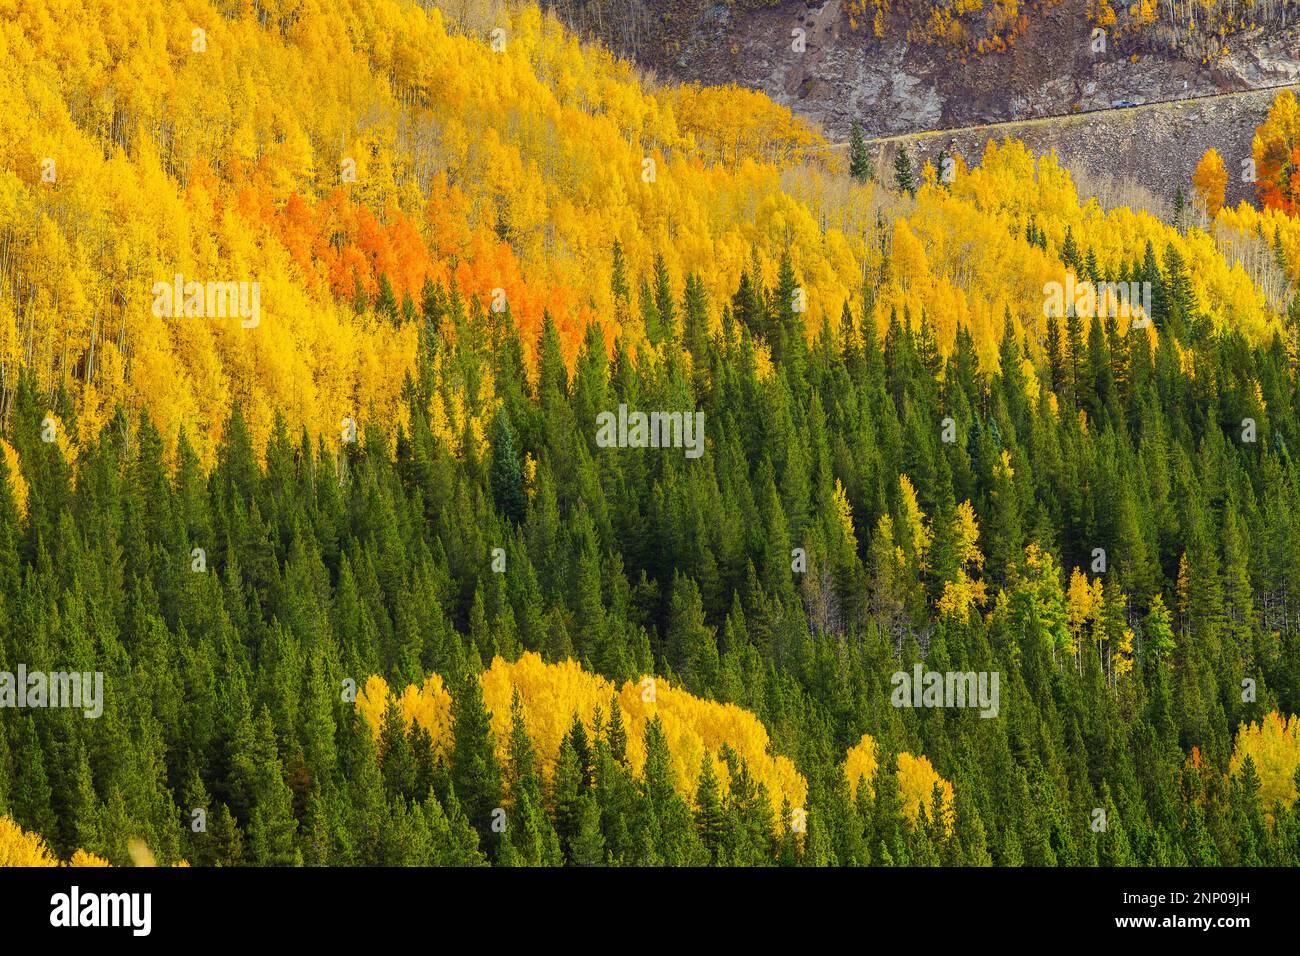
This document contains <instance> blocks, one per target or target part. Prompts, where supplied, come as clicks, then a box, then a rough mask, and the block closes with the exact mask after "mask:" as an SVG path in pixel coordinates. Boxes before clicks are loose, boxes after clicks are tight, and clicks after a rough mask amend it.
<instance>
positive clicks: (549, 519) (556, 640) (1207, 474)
mask: <svg viewBox="0 0 1300 956" xmlns="http://www.w3.org/2000/svg"><path fill="white" fill-rule="evenodd" d="M74 6H76V5H72V4H64V3H61V2H58V0H17V8H16V9H12V10H7V11H6V14H7V15H6V16H5V17H3V18H0V58H3V59H4V60H5V61H6V66H7V69H6V70H4V71H0V95H3V97H4V98H5V102H6V106H7V108H6V109H5V110H3V111H0V124H3V125H4V126H6V127H8V128H7V129H6V130H5V132H6V133H7V134H9V135H6V136H3V137H0V319H2V320H3V321H0V412H2V413H3V423H4V424H3V444H2V445H0V450H3V452H4V454H3V455H0V672H2V673H5V674H12V673H16V672H17V671H18V669H19V668H20V666H21V667H22V668H24V669H25V671H26V672H41V673H49V674H56V673H60V672H68V671H75V672H78V673H99V674H102V675H103V700H102V713H101V714H99V715H98V716H96V717H93V718H88V717H87V716H86V715H85V714H83V712H82V711H81V710H78V709H75V708H67V707H39V706H29V707H19V706H14V705H13V704H10V703H8V702H7V700H6V698H5V697H4V695H3V693H0V865H18V866H32V865H45V866H56V865H65V864H66V865H74V866H91V865H99V866H102V865H112V866H129V865H144V864H152V863H157V864H159V865H165V866H166V865H189V866H195V867H200V866H202V867H208V866H223V867H224V866H299V865H304V866H341V865H365V866H479V865H498V866H561V865H570V866H603V865H618V866H623V865H640V866H655V865H660V866H663V865H670V866H710V865H713V866H818V867H823V866H1021V865H1028V866H1069V867H1091V866H1161V865H1164V866H1184V865H1208V866H1220V865H1221V866H1245V865H1266V866H1295V865H1298V864H1300V804H1298V803H1297V788H1298V786H1300V720H1298V719H1297V717H1296V716H1295V715H1296V714H1297V713H1300V467H1297V463H1296V462H1295V461H1294V460H1293V458H1292V457H1291V449H1292V448H1297V449H1300V295H1297V293H1296V291H1295V290H1296V286H1297V278H1300V221H1297V219H1296V217H1295V205H1294V204H1295V201H1296V194H1297V189H1300V180H1297V181H1296V182H1294V183H1293V179H1295V177H1294V176H1293V171H1294V169H1295V168H1296V167H1297V166H1300V123H1298V122H1297V114H1298V111H1297V107H1296V103H1295V100H1294V98H1293V97H1290V96H1289V94H1282V95H1280V96H1279V97H1278V99H1277V102H1276V104H1275V106H1274V108H1273V110H1272V112H1271V114H1270V115H1269V117H1267V118H1266V119H1264V121H1263V122H1262V124H1261V127H1260V133H1259V135H1258V136H1257V138H1256V155H1257V157H1258V158H1259V160H1260V169H1261V182H1260V185H1259V189H1258V193H1259V195H1258V201H1257V204H1256V205H1252V204H1248V203H1243V204H1242V205H1240V206H1238V207H1237V208H1228V207H1224V206H1223V204H1222V191H1221V190H1222V186H1221V184H1220V180H1221V176H1220V175H1219V170H1220V169H1221V164H1220V166H1218V167H1216V166H1215V164H1214V162H1213V161H1212V160H1211V159H1209V158H1208V157H1207V160H1205V161H1203V163H1202V168H1201V169H1199V170H1198V172H1197V175H1196V176H1195V177H1194V181H1192V180H1189V182H1187V183H1185V184H1170V185H1171V188H1172V187H1173V186H1175V185H1177V214H1176V215H1174V216H1171V217H1167V220H1168V221H1167V220H1166V218H1162V216H1161V214H1160V208H1161V206H1160V204H1159V203H1156V202H1154V201H1153V202H1152V203H1151V204H1150V208H1144V207H1143V206H1142V205H1141V204H1136V205H1134V206H1133V207H1130V206H1116V207H1111V208H1103V206H1102V205H1101V204H1100V203H1099V202H1098V201H1097V200H1096V199H1092V198H1089V197H1087V196H1080V195H1079V193H1078V191H1077V190H1076V187H1075V185H1074V182H1073V179H1072V177H1071V174H1070V172H1069V170H1067V169H1064V168H1062V167H1061V166H1060V165H1059V163H1058V162H1057V161H1056V159H1055V157H1053V156H1043V157H1034V156H1032V155H1030V154H1029V153H1028V152H1027V151H1026V150H1025V148H1024V147H1023V146H1022V145H1020V144H1018V143H1015V142H1004V143H1002V144H994V143H990V144H989V146H988V148H987V149H986V151H985V152H984V154H983V155H982V156H980V157H970V158H963V157H941V158H940V160H939V162H938V163H937V165H934V164H930V163H923V164H920V168H916V167H915V166H914V165H913V163H912V161H911V160H910V158H909V157H908V156H907V154H906V153H901V154H900V155H899V159H898V161H897V163H896V164H895V165H894V166H893V167H892V168H887V169H882V168H877V167H876V165H875V164H874V163H873V160H872V157H871V156H870V155H869V154H867V153H866V152H864V151H862V150H861V149H858V148H851V149H850V150H849V151H848V154H847V155H846V156H843V157H841V156H839V155H838V154H836V153H834V152H833V151H831V150H829V149H828V148H827V146H828V144H826V143H825V141H824V140H823V139H822V138H821V136H820V134H818V133H817V132H816V131H815V130H814V129H812V128H811V127H809V126H807V124H805V123H804V122H802V121H800V120H798V119H797V118H795V117H793V116H792V115H790V114H789V113H788V112H786V111H784V110H783V109H782V108H780V107H777V106H776V105H775V104H772V103H771V102H770V101H767V100H766V99H765V98H763V97H762V96H761V95H760V94H756V93H751V92H748V91H744V90H739V89H735V88H713V89H706V88H699V87H678V86H671V85H660V84H657V83H656V82H655V81H653V80H652V79H650V78H647V77H643V76H639V75H638V74H637V72H636V71H635V70H634V68H632V67H631V66H630V65H628V64H627V63H626V62H624V61H621V60H618V59H616V58H614V57H612V56H611V55H610V54H608V53H606V52H605V51H603V50H601V49H599V48H598V47H593V46H590V45H587V44H583V43H579V42H578V41H577V40H575V39H573V38H572V37H571V36H569V35H567V34H566V33H565V32H564V30H563V28H562V27H561V26H560V25H559V23H558V22H557V21H555V20H554V19H552V18H550V17H548V16H545V15H544V14H542V13H541V12H540V11H539V10H538V9H537V8H536V7H535V6H530V5H523V6H519V7H512V8H510V9H509V10H508V11H507V12H505V13H502V14H500V16H501V17H503V19H501V20H500V21H499V22H497V21H493V20H492V19H490V18H489V19H487V20H484V19H483V17H482V16H481V15H480V14H481V13H482V11H480V10H479V9H478V8H477V7H475V6H474V5H473V4H465V5H463V7H462V5H458V4H447V5H446V7H445V9H444V8H442V7H439V6H435V5H431V4H425V5H419V4H413V3H406V2H397V0H343V2H341V3H337V4H329V5H326V4H324V3H318V2H316V0H292V2H290V0H285V2H280V3H274V2H269V0H246V2H233V0H232V2H218V3H207V2H200V0H189V2H177V0H133V2H130V3H125V4H119V3H115V2H112V0H101V2H92V3H88V4H82V5H79V6H76V9H74ZM425 6H427V7H429V9H427V10H426V9H425V8H424V7H425ZM458 7H462V8H461V9H457V8H458ZM147 25H153V26H154V27H156V29H149V28H148V26H147ZM195 31H198V32H195ZM200 47H201V49H200ZM326 63H328V64H330V69H329V70H324V69H323V66H324V64H326ZM309 78H310V80H309ZM945 160H949V161H945ZM1216 198H1217V203H1216V202H1215V200H1216ZM177 274H181V275H183V276H186V277H193V278H194V279H195V280H197V281H199V282H209V283H211V282H217V283H239V282H255V283H258V284H259V288H260V290H261V293H260V294H261V298H260V302H261V315H260V320H259V321H258V322H257V323H256V325H255V326H249V325H248V324H246V323H241V320H240V317H239V316H238V315H235V314H232V315H229V316H223V317H215V316H213V315H205V314H203V313H195V312H192V311H189V310H187V309H180V310H177V309H171V310H168V312H167V314H158V313H157V312H155V311H154V310H151V308H150V303H151V302H152V301H153V294H152V289H153V288H154V286H155V284H156V283H158V282H163V283H169V282H171V281H172V277H173V276H174V275H177ZM178 281H179V280H178ZM1054 282H1055V283H1062V284H1065V283H1067V282H1068V283H1069V284H1070V286H1069V287H1077V286H1078V285H1080V284H1091V285H1094V286H1097V287H1100V286H1102V285H1110V284H1120V283H1123V284H1125V285H1126V286H1127V285H1128V284H1136V285H1137V286H1139V287H1142V288H1145V289H1146V290H1147V293H1148V294H1147V297H1146V299H1145V304H1144V305H1143V306H1142V308H1141V309H1140V311H1138V312H1130V311H1123V312H1120V313H1119V314H1114V313H1113V312H1110V313H1108V312H1107V310H1106V309H1100V310H1099V309H1096V308H1094V309H1092V310H1087V309H1076V308H1064V309H1052V308H1045V305H1044V302H1045V292H1046V287H1048V286H1050V285H1051V284H1052V283H1054ZM186 294H188V293H186ZM1094 305H1097V303H1094ZM624 406H625V407H626V408H627V409H630V410H633V411H640V412H646V413H650V412H656V411H657V412H664V413H680V414H682V415H690V416H692V417H693V420H697V421H700V422H702V423H703V427H704V441H703V448H702V454H699V455H698V456H695V455H687V454H683V452H682V450H681V449H680V448H665V447H644V446H638V445H637V444H636V443H635V442H632V441H628V442H625V443H615V445H614V447H610V443H609V442H607V441H603V440H601V439H600V434H599V432H600V429H599V423H600V421H601V420H602V415H605V416H608V415H610V414H611V413H617V412H618V411H619V409H620V408H621V407H624ZM620 444H623V445H626V447H619V445H620ZM899 672H902V673H903V674H904V675H910V674H912V673H914V672H915V673H917V674H921V673H925V672H934V673H938V674H941V675H942V674H945V673H947V674H951V673H954V672H956V673H969V674H972V675H975V674H978V675H986V676H989V675H996V676H997V680H996V682H994V683H992V687H993V688H996V692H997V694H998V700H997V703H996V706H995V707H992V708H986V709H985V710H984V711H983V712H982V711H981V709H980V708H978V707H964V706H951V705H949V706H933V705H930V704H928V703H925V701H924V699H923V698H922V697H921V696H920V695H919V694H918V696H917V697H916V700H917V701H919V702H923V703H925V705H924V706H900V705H899V701H898V698H897V694H896V692H895V686H896V684H897V681H896V680H895V679H894V678H895V676H896V675H897V674H898V673H899ZM978 686H980V687H981V688H984V687H986V686H987V685H986V684H985V683H979V685H978ZM2 690H3V688H2V687H0V691H2Z"/></svg>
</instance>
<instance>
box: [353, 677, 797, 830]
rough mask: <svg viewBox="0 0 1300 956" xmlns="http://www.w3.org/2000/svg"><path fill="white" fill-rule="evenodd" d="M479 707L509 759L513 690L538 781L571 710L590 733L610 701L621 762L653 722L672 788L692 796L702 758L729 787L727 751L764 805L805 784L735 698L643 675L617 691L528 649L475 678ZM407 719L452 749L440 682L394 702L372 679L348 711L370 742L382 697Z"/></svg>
mask: <svg viewBox="0 0 1300 956" xmlns="http://www.w3.org/2000/svg"><path fill="white" fill-rule="evenodd" d="M479 681H480V684H481V685H482V688H483V703H484V705H485V706H486V707H487V709H488V711H489V712H490V713H491V715H492V731H493V733H494V734H495V736H496V741H497V751H498V757H499V758H500V759H501V760H502V761H503V762H505V761H506V760H507V759H508V757H509V749H508V748H509V743H510V721H511V703H512V701H513V699H514V694H515V693H516V692H518V694H519V696H520V700H521V702H522V704H523V708H524V724H525V726H526V727H527V730H528V734H529V736H530V737H531V739H532V742H533V745H534V747H535V748H536V751H537V757H538V762H539V765H540V767H541V770H542V776H543V779H545V780H548V781H549V780H550V778H551V775H552V773H553V772H554V769H555V764H556V761H557V760H558V758H559V755H560V745H561V742H562V741H563V739H564V735H565V733H566V732H567V731H568V730H569V728H570V727H572V725H573V718H574V716H575V715H576V716H577V717H578V718H580V719H581V720H582V722H583V724H584V725H585V726H586V727H587V728H588V730H591V729H593V728H594V726H595V723H596V715H597V714H598V713H599V712H603V716H604V718H608V717H609V716H610V713H611V708H612V707H613V706H615V702H617V704H616V706H618V708H619V710H620V714H621V719H622V722H623V725H624V727H625V728H626V731H627V760H628V764H629V765H630V766H631V768H632V771H633V773H636V774H640V773H641V772H642V771H643V768H644V765H645V761H646V751H645V728H646V725H647V724H648V723H649V722H650V720H651V719H653V718H654V717H658V718H659V722H660V725H661V728H662V732H663V734H664V736H665V738H666V739H667V742H668V747H669V751H670V753H671V755H672V770H673V776H674V779H675V780H676V783H677V788H678V791H679V792H680V793H682V794H683V795H685V796H687V797H688V798H692V799H693V798H694V795H695V793H696V791H697V788H698V786H699V777H700V772H701V768H702V766H703V764H702V760H703V759H704V758H705V757H706V756H707V757H708V758H709V759H710V761H711V762H712V764H713V768H714V773H715V775H716V777H717V780H718V783H719V788H720V792H721V793H723V794H726V793H727V792H728V782H729V780H730V772H729V770H728V767H727V764H726V762H725V761H724V760H723V759H722V757H721V753H722V750H723V748H724V747H726V748H730V750H731V751H732V752H734V753H735V754H736V756H738V757H739V758H740V759H741V760H743V761H744V763H745V765H746V767H747V768H748V771H749V773H750V775H751V777H752V778H753V779H754V780H755V781H756V782H757V783H760V784H762V785H763V786H764V787H765V788H766V789H767V793H768V796H769V799H770V800H771V801H772V804H773V806H778V807H779V806H781V805H782V801H785V802H786V803H788V804H789V806H790V807H802V806H804V803H805V801H806V799H807V796H808V784H807V782H806V781H805V780H804V779H803V777H802V776H801V775H800V774H799V773H798V771H796V770H795V768H794V764H793V763H792V762H791V761H790V759H789V758H788V757H784V756H780V755H773V754H771V753H770V749H771V741H770V739H769V738H768V734H767V730H766V729H765V728H764V727H763V725H762V723H760V722H759V720H758V719H757V718H756V717H755V716H754V715H753V714H751V713H749V712H747V711H745V710H743V709H741V708H740V707H737V706H736V705H734V704H721V703H717V702H716V701H710V700H703V699H701V698H699V697H696V696H694V695H693V694H689V693H687V692H686V691H683V690H681V689H679V688H676V687H673V686H672V685H671V684H670V683H669V682H668V681H666V680H664V679H662V678H655V677H645V678H643V679H642V680H640V681H638V682H632V681H628V682H627V683H625V684H624V685H623V687H622V688H621V689H617V688H615V686H614V685H613V684H611V683H610V682H609V681H607V680H606V679H605V678H603V677H601V676H600V675H598V674H590V673H588V672H586V671H585V670H583V668H582V666H581V665H580V664H579V663H578V662H577V661H574V660H571V659H570V660H565V661H560V662H558V663H555V664H547V663H544V662H543V661H542V658H541V657H540V656H539V655H538V654H536V653H533V652H531V651H530V652H527V653H525V654H523V655H522V656H521V657H520V658H519V659H518V660H517V661H514V662H509V661H506V660H505V659H503V658H501V657H498V658H496V659H494V660H493V661H492V666H491V667H489V668H488V669H487V670H485V671H484V672H483V673H482V674H481V675H480V678H479ZM390 701H391V702H392V704H393V705H394V706H395V707H396V708H397V712H398V714H399V715H400V716H401V717H402V719H403V720H404V721H405V722H406V723H407V725H408V726H409V725H410V722H411V721H415V722H416V723H417V724H418V725H419V726H420V727H422V728H423V729H424V730H425V731H427V732H428V733H429V736H430V737H431V738H432V741H433V748H434V752H435V754H436V755H439V756H442V755H445V754H446V753H447V752H448V751H449V749H450V747H451V740H452V736H451V732H452V723H451V706H452V704H451V695H450V694H448V693H447V692H446V690H444V688H443V682H442V678H441V677H439V676H438V675H436V674H433V675H430V676H429V677H428V678H427V679H426V680H425V683H424V685H423V687H421V688H419V689H417V688H416V687H414V686H409V687H407V688H406V689H405V690H404V691H403V692H402V694H401V695H400V696H399V697H397V698H395V699H394V698H393V697H392V694H391V691H390V690H389V688H388V685H387V683H386V682H385V681H384V680H383V678H381V677H378V676H372V677H371V678H370V679H369V680H368V681H367V682H366V685H365V687H364V689H363V690H362V691H361V692H360V693H358V695H357V709H358V710H359V711H360V713H361V714H362V716H364V717H365V719H366V721H367V723H368V724H369V725H370V729H371V732H372V733H373V734H374V736H375V738H376V739H378V737H379V734H380V731H381V729H382V726H383V718H384V713H385V710H386V709H387V707H388V705H389V702H390Z"/></svg>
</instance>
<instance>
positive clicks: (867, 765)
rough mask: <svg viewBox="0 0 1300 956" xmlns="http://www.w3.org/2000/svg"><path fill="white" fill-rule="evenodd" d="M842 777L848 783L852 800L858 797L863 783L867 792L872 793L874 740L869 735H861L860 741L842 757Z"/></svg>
mask: <svg viewBox="0 0 1300 956" xmlns="http://www.w3.org/2000/svg"><path fill="white" fill-rule="evenodd" d="M844 776H845V777H846V778H847V779H848V781H849V793H850V794H852V795H853V797H854V798H856V797H857V795H858V786H859V785H860V783H861V782H864V781H865V783H866V785H867V792H868V793H871V792H872V787H873V786H874V784H873V783H872V781H873V780H875V778H876V739H875V738H874V737H872V736H871V735H870V734H863V735H862V739H861V740H859V741H858V742H857V743H856V744H854V745H853V746H852V747H850V748H849V750H848V753H846V754H845V755H844Z"/></svg>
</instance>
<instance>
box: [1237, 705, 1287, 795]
mask: <svg viewBox="0 0 1300 956" xmlns="http://www.w3.org/2000/svg"><path fill="white" fill-rule="evenodd" d="M1248 756H1249V757H1250V758H1251V759H1252V760H1253V761H1254V762H1255V773H1256V774H1258V776H1259V802H1260V806H1261V807H1262V808H1263V809H1264V811H1265V812H1271V811H1272V809H1273V805H1274V803H1276V802H1277V801H1278V800H1281V801H1282V803H1283V804H1284V805H1290V803H1291V802H1292V801H1294V800H1295V798H1296V786H1295V775H1296V770H1297V769H1300V717H1296V716H1295V715H1292V716H1290V717H1283V716H1282V715H1281V714H1279V713H1278V712H1277V711H1273V712H1272V713H1269V714H1267V715H1266V716H1265V717H1264V719H1263V720H1262V721H1260V722H1259V723H1258V724H1255V723H1252V724H1243V725H1242V726H1241V728H1240V729H1239V730H1238V731H1237V745H1236V747H1235V748H1233V752H1232V760H1231V761H1229V763H1228V773H1230V774H1237V773H1240V772H1241V765H1242V764H1243V763H1244V762H1245V760H1246V757H1248Z"/></svg>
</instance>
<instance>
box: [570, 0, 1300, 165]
mask: <svg viewBox="0 0 1300 956" xmlns="http://www.w3.org/2000/svg"><path fill="white" fill-rule="evenodd" d="M548 6H550V7H552V8H553V9H555V10H556V12H557V13H558V14H559V15H560V16H561V17H562V18H563V19H565V20H566V22H568V23H570V24H572V25H574V26H575V27H576V28H577V29H578V30H579V31H580V32H583V33H587V34H590V35H595V36H599V37H600V38H602V39H603V40H605V41H606V42H608V43H609V44H610V45H611V46H612V47H613V48H614V49H617V50H619V51H620V52H622V53H624V54H625V55H627V56H630V57H633V58H635V59H636V60H637V61H638V62H640V63H643V64H645V65H646V66H649V67H652V68H654V69H655V70H657V71H658V72H659V73H660V74H661V75H663V76H665V77H672V78H674V79H677V80H686V81H697V82H703V83H720V82H734V83H738V84H740V85H742V86H746V87H750V88H753V89H758V90H762V91H763V92H765V93H767V94H768V95H769V96H771V97H772V98H773V99H774V100H775V101H776V102H778V103H781V104H783V105H786V106H788V107H790V108H791V109H793V110H795V112H797V113H798V114H800V115H802V116H806V117H808V118H810V119H812V120H814V121H816V122H818V123H819V124H821V125H822V127H823V128H824V129H825V130H826V131H827V132H828V134H829V135H831V136H832V137H834V138H835V139H840V140H843V139H847V138H848V134H849V126H850V124H851V123H852V122H857V123H859V124H860V125H861V126H862V127H863V128H864V130H865V131H866V132H867V134H868V136H885V135H897V134H902V133H916V132H920V131H922V130H927V129H942V128H947V127H954V126H971V125H976V124H987V123H998V122H1006V121H1010V120H1022V119H1029V118H1032V117H1041V116H1061V115H1068V114H1071V113H1075V112H1079V111H1087V110H1097V109H1108V108H1109V107H1110V106H1111V104H1112V103H1113V102H1116V101H1120V100H1126V101H1132V102H1139V103H1154V102H1159V101H1165V100H1172V99H1180V98H1183V97H1190V96H1202V95H1207V94H1213V93H1221V92H1225V91H1230V90H1246V89H1259V88H1266V87H1275V86H1277V85H1280V84H1284V83H1295V82H1297V80H1300V40H1298V39H1297V38H1298V37H1300V32H1297V31H1300V23H1298V22H1297V8H1296V4H1295V3H1294V2H1293V0H1287V2H1279V3H1272V2H1261V0H1250V2H1245V3H1241V4H1236V3H1230V2H1217V0H1212V2H1208V3H1198V4H1195V5H1192V4H1187V5H1176V4H1150V3H1145V4H1140V5H1139V4H1135V5H1125V4H1111V3H1109V2H1107V0H1033V2H1029V3H1019V2H1017V0H990V2H988V3H985V2H983V0H963V2H961V3H953V4H949V3H934V2H930V0H892V2H891V0H816V2H804V0H736V2H731V3H715V2H707V0H668V2H665V3H653V4H652V3H646V2H644V0H628V2H625V0H590V2H573V0H554V2H552V3H549V4H548ZM796 30H798V31H802V34H803V35H802V37H800V36H797V35H795V33H794V31H796ZM1097 30H1101V31H1103V36H1101V37H1100V38H1099V37H1098V36H1097V34H1096V33H1095V32H1094V31H1097ZM796 45H799V46H800V47H801V49H795V46H796Z"/></svg>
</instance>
